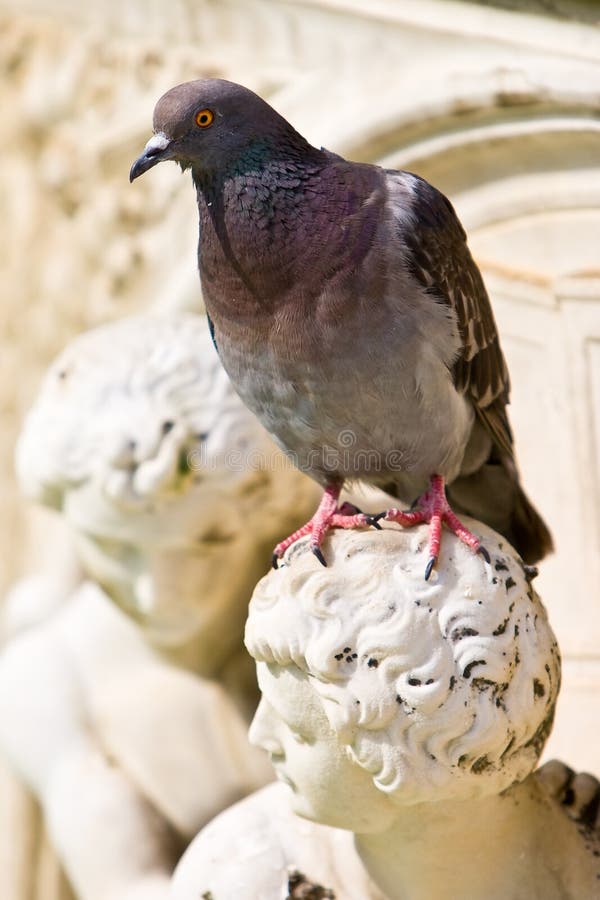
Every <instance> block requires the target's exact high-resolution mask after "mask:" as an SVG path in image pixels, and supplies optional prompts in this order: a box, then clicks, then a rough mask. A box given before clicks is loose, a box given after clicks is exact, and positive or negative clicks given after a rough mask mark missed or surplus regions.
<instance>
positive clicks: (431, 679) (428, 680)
mask: <svg viewBox="0 0 600 900" xmlns="http://www.w3.org/2000/svg"><path fill="white" fill-rule="evenodd" d="M425 684H433V678H428V679H427V681H426V682H425Z"/></svg>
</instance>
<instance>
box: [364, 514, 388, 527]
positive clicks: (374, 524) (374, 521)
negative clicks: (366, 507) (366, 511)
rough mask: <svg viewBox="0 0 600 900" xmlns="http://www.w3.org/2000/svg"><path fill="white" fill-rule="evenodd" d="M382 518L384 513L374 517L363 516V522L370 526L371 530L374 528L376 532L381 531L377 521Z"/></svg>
mask: <svg viewBox="0 0 600 900" xmlns="http://www.w3.org/2000/svg"><path fill="white" fill-rule="evenodd" d="M384 516H385V513H384V512H382V513H377V514H376V515H374V516H365V522H366V523H367V525H371V526H372V527H373V528H376V529H377V531H381V530H382V528H381V525H380V524H379V520H380V519H383V518H384Z"/></svg>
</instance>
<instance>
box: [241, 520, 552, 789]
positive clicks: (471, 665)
mask: <svg viewBox="0 0 600 900" xmlns="http://www.w3.org/2000/svg"><path fill="white" fill-rule="evenodd" d="M476 527H477V529H478V531H479V532H481V534H482V538H483V540H484V541H485V544H486V547H488V549H489V550H490V552H491V555H492V563H491V566H484V564H483V563H482V561H481V558H480V557H476V556H474V555H473V554H472V553H471V552H470V551H469V550H468V549H467V548H465V547H464V545H463V544H461V543H460V541H458V540H457V539H456V538H454V537H453V536H451V535H445V536H444V541H443V542H442V554H441V558H440V561H439V564H438V572H437V576H436V578H435V581H434V582H433V583H432V582H425V581H424V580H423V561H422V558H421V557H422V554H421V553H420V552H418V551H419V549H420V547H421V546H422V545H423V544H425V540H424V538H425V535H426V532H425V529H419V530H411V531H408V532H402V531H397V530H392V529H389V530H386V531H385V533H384V534H378V533H373V532H364V533H357V532H341V533H340V532H336V533H334V535H333V536H332V540H331V547H330V548H328V558H331V560H332V563H331V564H330V566H329V568H328V569H326V570H324V569H322V568H320V567H317V565H316V564H315V561H314V558H313V556H312V554H311V553H310V552H308V547H307V544H306V543H305V542H304V543H301V544H298V545H296V546H295V547H293V548H292V549H291V550H290V551H289V552H288V554H287V556H286V559H285V565H284V567H283V568H282V570H281V571H280V572H272V573H270V574H269V575H267V576H266V577H265V578H263V580H262V581H261V582H260V583H259V585H258V586H257V588H256V590H255V593H254V597H253V599H252V603H251V606H250V614H249V618H248V622H247V625H246V645H247V647H248V649H249V651H250V653H251V654H252V656H253V657H254V658H255V659H256V660H257V661H262V662H265V663H267V664H275V665H277V666H280V667H284V666H296V667H297V668H298V669H300V670H301V671H302V672H304V673H306V674H307V675H310V676H311V684H312V685H313V686H314V688H315V690H316V691H317V692H318V693H319V695H320V697H321V699H322V702H323V707H324V710H325V713H326V715H327V717H328V720H329V722H330V724H331V726H332V728H333V729H334V731H335V732H336V733H337V734H338V736H339V739H340V741H341V742H343V743H344V744H345V745H346V747H347V750H348V752H349V754H350V756H351V757H352V758H353V759H354V760H355V762H357V763H358V764H359V765H360V766H362V767H364V768H365V769H367V770H368V771H369V772H370V773H371V775H372V776H373V779H374V782H375V784H376V786H377V787H378V788H379V789H380V790H382V791H385V792H387V793H389V794H390V795H392V796H394V797H395V798H397V799H398V801H399V802H402V803H416V802H422V801H425V800H433V799H436V800H440V799H444V798H447V799H448V798H451V797H458V796H460V797H463V798H467V797H471V796H477V795H480V794H484V793H499V792H500V791H502V790H504V789H505V788H506V787H508V786H509V785H510V784H511V783H512V782H514V781H520V780H523V779H524V778H525V777H526V776H527V775H528V774H529V773H530V772H531V771H532V769H533V768H534V767H535V764H536V762H537V760H538V758H539V755H540V753H541V751H542V748H543V745H544V742H545V740H546V737H547V736H548V734H549V731H550V728H551V725H552V720H553V715H554V707H555V703H556V698H557V695H558V689H559V685H560V656H559V652H558V647H557V644H556V640H555V638H554V635H553V633H552V630H551V628H550V625H549V623H548V619H547V615H546V612H545V609H544V607H543V605H542V603H541V602H540V599H539V597H538V596H537V595H536V593H535V592H534V590H533V588H532V586H531V583H530V573H529V572H528V570H527V569H525V567H524V566H523V564H522V562H521V560H520V559H519V557H518V556H517V554H516V553H515V551H514V550H513V549H512V548H511V547H510V546H509V545H508V544H507V543H506V541H504V540H503V539H502V538H500V537H499V536H498V535H496V534H495V533H494V532H492V531H491V530H490V529H487V528H485V527H484V526H482V525H480V524H479V523H477V525H476ZM415 551H417V552H415Z"/></svg>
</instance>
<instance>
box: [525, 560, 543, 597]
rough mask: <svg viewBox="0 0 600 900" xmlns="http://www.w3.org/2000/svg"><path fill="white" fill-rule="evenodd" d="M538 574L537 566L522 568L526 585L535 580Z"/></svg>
mask: <svg viewBox="0 0 600 900" xmlns="http://www.w3.org/2000/svg"><path fill="white" fill-rule="evenodd" d="M539 574H540V570H539V569H538V567H537V566H523V575H524V576H525V581H527V583H528V584H531V582H532V581H533V579H534V578H537V577H538V575H539ZM528 593H529V592H528ZM531 599H533V598H531Z"/></svg>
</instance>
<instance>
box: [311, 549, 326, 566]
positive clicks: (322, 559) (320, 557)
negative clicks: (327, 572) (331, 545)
mask: <svg viewBox="0 0 600 900" xmlns="http://www.w3.org/2000/svg"><path fill="white" fill-rule="evenodd" d="M310 549H311V552H312V553H314V555H315V556H316V557H317V559H318V560H319V562H320V563H321V565H322V566H325V568H327V561H326V559H325V557H324V556H323V553H322V552H321V548H320V547H318V546H316V545H313V546H311V548H310Z"/></svg>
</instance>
